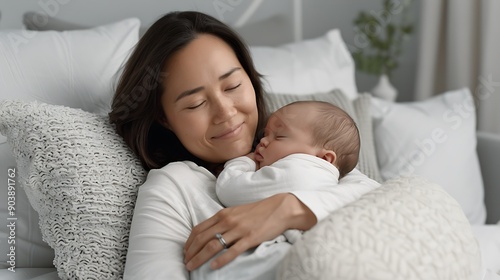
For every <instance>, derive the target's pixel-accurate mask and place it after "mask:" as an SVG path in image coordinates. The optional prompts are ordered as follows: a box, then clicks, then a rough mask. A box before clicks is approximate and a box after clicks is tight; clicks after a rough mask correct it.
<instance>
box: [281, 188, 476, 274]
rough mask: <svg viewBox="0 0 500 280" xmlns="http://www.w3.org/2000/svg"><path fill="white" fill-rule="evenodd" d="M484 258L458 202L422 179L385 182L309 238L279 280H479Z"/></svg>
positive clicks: (294, 249)
mask: <svg viewBox="0 0 500 280" xmlns="http://www.w3.org/2000/svg"><path fill="white" fill-rule="evenodd" d="M480 262H481V256H480V251H479V247H478V244H477V242H476V240H475V239H474V236H473V234H472V231H471V228H470V225H469V222H468V220H467V218H466V217H465V215H464V213H463V211H462V210H461V208H460V206H459V205H458V203H457V202H456V201H455V200H454V199H453V198H452V197H451V196H449V195H448V194H447V193H446V192H445V191H444V190H443V189H442V188H441V187H440V186H438V185H436V184H432V183H429V182H426V181H424V180H423V179H420V178H399V179H395V180H392V181H388V182H385V183H384V184H382V186H381V187H379V188H378V189H376V190H374V191H372V192H370V193H368V194H366V195H364V196H363V197H361V199H360V200H358V201H356V202H353V203H352V204H349V205H347V206H346V207H344V208H342V209H339V210H338V211H336V212H334V213H332V214H331V215H330V216H329V217H328V218H326V219H325V220H323V221H322V222H321V223H319V224H318V225H316V226H315V227H314V228H313V229H311V230H310V231H308V232H306V233H305V234H304V236H303V239H301V240H300V241H299V242H297V243H296V244H295V245H294V246H293V247H292V249H291V251H290V252H289V254H288V255H287V257H285V259H284V260H283V263H282V264H281V267H280V271H279V277H278V279H287V280H291V279H304V280H305V279H336V280H348V279H358V280H370V279H374V280H375V279H377V280H387V279H392V280H394V279H404V280H412V279H415V280H416V279H419V280H431V279H435V280H446V279H449V280H462V279H463V280H466V279H467V280H472V279H481V277H480V276H479V275H480V273H481V263H480Z"/></svg>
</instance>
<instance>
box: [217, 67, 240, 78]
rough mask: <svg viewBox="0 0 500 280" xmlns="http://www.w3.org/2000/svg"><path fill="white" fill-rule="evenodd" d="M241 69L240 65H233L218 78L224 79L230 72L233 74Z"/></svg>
mask: <svg viewBox="0 0 500 280" xmlns="http://www.w3.org/2000/svg"><path fill="white" fill-rule="evenodd" d="M238 70H241V68H240V67H234V68H232V69H231V70H229V71H227V72H226V73H225V74H222V76H220V77H219V81H220V80H224V79H225V78H227V77H229V76H230V75H231V74H233V73H234V72H235V71H238Z"/></svg>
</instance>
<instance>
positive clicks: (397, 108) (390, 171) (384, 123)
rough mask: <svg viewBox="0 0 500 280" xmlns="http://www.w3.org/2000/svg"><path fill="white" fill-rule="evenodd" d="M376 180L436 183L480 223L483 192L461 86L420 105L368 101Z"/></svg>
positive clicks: (469, 107) (468, 102) (471, 118)
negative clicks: (410, 177)
mask: <svg viewBox="0 0 500 280" xmlns="http://www.w3.org/2000/svg"><path fill="white" fill-rule="evenodd" d="M372 116H373V129H374V137H375V150H376V152H377V159H378V163H379V168H380V174H381V175H382V179H384V180H387V179H390V178H393V177H396V176H408V175H413V174H414V175H420V176H422V177H425V178H427V179H429V180H431V181H433V182H435V183H438V184H440V185H441V186H443V188H444V189H445V190H446V191H447V192H448V193H449V194H450V195H451V196H453V197H454V198H455V199H456V200H457V201H458V203H460V205H461V206H462V209H463V210H464V212H465V215H466V216H467V218H468V219H469V221H470V223H472V224H484V222H485V220H486V210H485V209H486V208H485V204H484V201H483V196H484V190H483V181H482V177H481V170H480V167H479V160H478V156H477V152H476V113H475V107H474V100H473V99H472V95H471V93H470V91H469V90H468V89H466V88H463V89H459V90H455V91H449V92H446V93H443V94H441V95H438V96H436V97H433V98H430V99H428V100H425V101H420V102H409V103H392V102H387V101H384V100H381V99H376V98H373V99H372Z"/></svg>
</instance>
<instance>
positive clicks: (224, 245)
mask: <svg viewBox="0 0 500 280" xmlns="http://www.w3.org/2000/svg"><path fill="white" fill-rule="evenodd" d="M215 238H217V239H219V242H220V244H221V245H222V247H224V249H227V248H229V247H228V246H227V243H226V240H225V239H224V237H222V234H220V233H216V234H215Z"/></svg>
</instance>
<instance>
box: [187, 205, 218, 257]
mask: <svg viewBox="0 0 500 280" xmlns="http://www.w3.org/2000/svg"><path fill="white" fill-rule="evenodd" d="M217 220H218V216H217V214H216V215H214V216H212V217H211V218H209V219H207V220H205V221H203V222H201V223H199V224H198V225H196V226H195V227H194V228H193V230H192V231H191V234H190V235H189V238H188V240H187V241H186V244H185V245H184V251H187V250H188V249H189V248H190V247H191V244H192V243H193V242H194V239H195V238H201V237H200V234H201V233H203V232H205V231H206V230H207V229H209V228H210V227H212V226H213V225H215V224H216V223H217Z"/></svg>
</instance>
